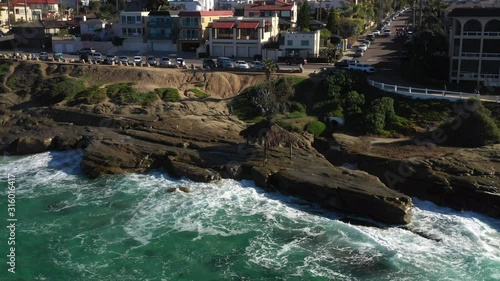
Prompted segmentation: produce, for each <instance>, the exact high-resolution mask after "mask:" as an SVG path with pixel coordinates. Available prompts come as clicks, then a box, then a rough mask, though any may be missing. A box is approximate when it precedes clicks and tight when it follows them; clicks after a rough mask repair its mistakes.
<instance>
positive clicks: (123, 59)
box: [120, 56, 129, 63]
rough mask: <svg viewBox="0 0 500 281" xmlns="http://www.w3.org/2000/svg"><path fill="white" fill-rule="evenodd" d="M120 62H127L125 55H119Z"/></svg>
mask: <svg viewBox="0 0 500 281" xmlns="http://www.w3.org/2000/svg"><path fill="white" fill-rule="evenodd" d="M120 62H121V63H129V60H128V57H126V56H121V57H120Z"/></svg>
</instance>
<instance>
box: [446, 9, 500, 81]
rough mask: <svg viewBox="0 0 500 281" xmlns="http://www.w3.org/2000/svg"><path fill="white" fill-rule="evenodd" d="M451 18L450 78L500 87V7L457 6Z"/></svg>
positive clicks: (449, 15) (450, 15)
mask: <svg viewBox="0 0 500 281" xmlns="http://www.w3.org/2000/svg"><path fill="white" fill-rule="evenodd" d="M448 18H450V19H451V21H452V25H451V28H450V30H449V32H450V33H449V40H450V41H449V58H450V73H449V81H450V82H456V83H460V82H461V81H475V82H476V83H477V84H478V86H479V85H480V84H483V85H485V86H495V87H500V8H456V9H453V10H452V11H451V12H450V13H449V14H448Z"/></svg>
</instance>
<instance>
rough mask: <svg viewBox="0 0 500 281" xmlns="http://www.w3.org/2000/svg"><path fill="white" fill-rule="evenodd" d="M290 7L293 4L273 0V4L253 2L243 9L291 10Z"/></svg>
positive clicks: (291, 7)
mask: <svg viewBox="0 0 500 281" xmlns="http://www.w3.org/2000/svg"><path fill="white" fill-rule="evenodd" d="M262 2H265V1H262ZM292 9H293V4H291V3H285V2H281V1H274V4H265V5H263V4H253V5H248V6H246V7H245V11H291V10H292Z"/></svg>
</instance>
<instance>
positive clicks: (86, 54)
mask: <svg viewBox="0 0 500 281" xmlns="http://www.w3.org/2000/svg"><path fill="white" fill-rule="evenodd" d="M80 60H85V61H88V60H89V54H88V53H82V54H80Z"/></svg>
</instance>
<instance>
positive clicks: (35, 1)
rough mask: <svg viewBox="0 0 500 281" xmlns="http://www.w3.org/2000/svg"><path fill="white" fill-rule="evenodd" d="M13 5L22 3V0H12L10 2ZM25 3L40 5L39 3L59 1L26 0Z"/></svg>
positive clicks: (53, 3) (55, 0)
mask: <svg viewBox="0 0 500 281" xmlns="http://www.w3.org/2000/svg"><path fill="white" fill-rule="evenodd" d="M11 3H12V4H13V5H20V4H23V5H24V0H13V1H12V2H11ZM26 4H27V5H40V4H42V5H43V4H45V5H47V4H49V5H58V4H59V2H58V1H57V0H26Z"/></svg>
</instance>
